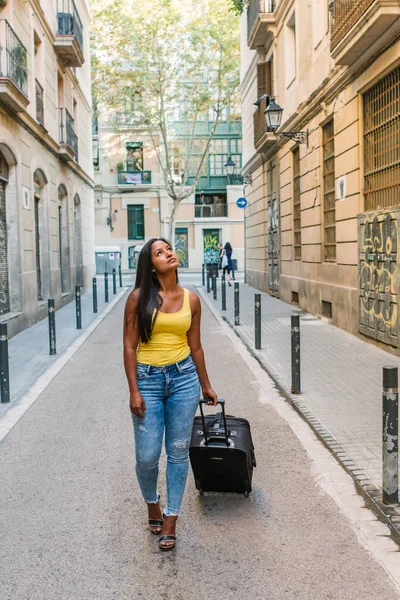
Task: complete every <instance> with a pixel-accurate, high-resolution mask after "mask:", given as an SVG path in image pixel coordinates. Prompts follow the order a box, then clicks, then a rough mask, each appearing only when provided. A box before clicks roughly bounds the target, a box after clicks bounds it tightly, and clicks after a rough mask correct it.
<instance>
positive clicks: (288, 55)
mask: <svg viewBox="0 0 400 600" xmlns="http://www.w3.org/2000/svg"><path fill="white" fill-rule="evenodd" d="M285 38H286V39H285V41H286V44H285V74H286V87H289V86H290V84H291V83H293V81H294V80H295V79H296V71H297V69H296V61H297V56H296V16H295V13H293V14H292V16H291V17H290V19H289V20H288V22H287V23H286V28H285Z"/></svg>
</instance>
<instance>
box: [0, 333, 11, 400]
mask: <svg viewBox="0 0 400 600" xmlns="http://www.w3.org/2000/svg"><path fill="white" fill-rule="evenodd" d="M0 395H1V403H2V404H6V402H10V373H9V368H8V333H7V323H0Z"/></svg>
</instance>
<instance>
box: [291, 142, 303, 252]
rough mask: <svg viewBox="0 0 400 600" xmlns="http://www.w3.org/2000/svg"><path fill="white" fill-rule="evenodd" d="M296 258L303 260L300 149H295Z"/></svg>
mask: <svg viewBox="0 0 400 600" xmlns="http://www.w3.org/2000/svg"><path fill="white" fill-rule="evenodd" d="M293 233H294V260H301V205H300V150H299V148H298V147H297V148H296V149H295V150H293Z"/></svg>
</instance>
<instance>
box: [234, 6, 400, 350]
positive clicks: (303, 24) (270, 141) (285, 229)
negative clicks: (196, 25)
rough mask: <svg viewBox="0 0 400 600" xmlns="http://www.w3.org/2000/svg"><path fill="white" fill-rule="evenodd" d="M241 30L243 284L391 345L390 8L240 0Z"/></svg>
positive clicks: (395, 58) (394, 319) (398, 180)
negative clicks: (274, 113) (276, 112)
mask: <svg viewBox="0 0 400 600" xmlns="http://www.w3.org/2000/svg"><path fill="white" fill-rule="evenodd" d="M241 26H242V64H241V70H242V74H241V92H242V111H243V165H244V166H243V169H242V174H243V175H244V176H245V177H246V180H247V187H246V193H247V198H248V200H249V206H248V208H247V209H246V215H245V236H246V242H245V244H246V277H247V281H248V283H250V284H252V285H255V286H256V287H258V288H260V289H263V290H266V291H268V292H270V293H271V294H274V295H277V296H280V297H281V298H282V299H283V300H286V301H287V302H293V303H296V304H299V305H300V306H301V307H302V308H304V309H306V310H307V311H310V312H313V313H315V314H319V315H325V316H326V317H328V318H330V319H332V322H333V323H334V324H336V325H338V326H339V327H342V328H344V329H347V330H349V331H351V332H353V333H357V332H359V333H361V334H363V335H366V336H369V337H370V338H373V339H375V340H377V341H379V342H382V343H383V344H387V345H391V346H394V347H399V345H400V340H399V323H398V320H399V312H398V281H399V271H398V264H399V256H398V248H399V239H398V235H399V234H398V232H399V226H398V219H399V205H400V201H399V193H400V2H398V1H397V0H330V1H328V0H310V1H309V2H303V0H250V3H249V6H248V9H247V11H246V12H245V14H243V15H242V22H241ZM272 98H275V103H276V104H278V105H279V107H280V108H283V118H282V122H281V125H280V127H279V128H278V129H277V130H276V131H275V132H274V131H271V130H268V128H267V125H266V114H265V111H266V109H267V107H268V106H269V103H270V102H271V101H272ZM271 106H272V105H271ZM267 114H270V113H268V111H267ZM294 134H297V135H294ZM299 134H302V135H299Z"/></svg>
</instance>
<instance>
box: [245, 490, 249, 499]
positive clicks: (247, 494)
mask: <svg viewBox="0 0 400 600" xmlns="http://www.w3.org/2000/svg"><path fill="white" fill-rule="evenodd" d="M244 496H245V498H248V497H249V492H248V491H247V490H246V491H245V493H244Z"/></svg>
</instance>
